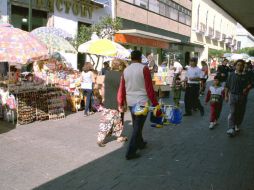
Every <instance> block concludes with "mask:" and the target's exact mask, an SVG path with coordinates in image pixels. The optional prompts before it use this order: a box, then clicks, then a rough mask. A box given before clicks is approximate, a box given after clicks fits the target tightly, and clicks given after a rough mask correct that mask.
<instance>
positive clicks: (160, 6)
mask: <svg viewBox="0 0 254 190" xmlns="http://www.w3.org/2000/svg"><path fill="white" fill-rule="evenodd" d="M165 12H166V11H165V4H164V3H160V5H159V13H160V14H161V15H163V16H165Z"/></svg>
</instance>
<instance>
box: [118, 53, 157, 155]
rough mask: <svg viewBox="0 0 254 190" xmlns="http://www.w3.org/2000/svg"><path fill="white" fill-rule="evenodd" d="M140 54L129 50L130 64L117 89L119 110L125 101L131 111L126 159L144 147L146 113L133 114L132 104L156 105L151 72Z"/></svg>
mask: <svg viewBox="0 0 254 190" xmlns="http://www.w3.org/2000/svg"><path fill="white" fill-rule="evenodd" d="M141 57H142V54H141V52H140V51H138V50H135V51H132V52H131V64H130V65H129V66H128V67H127V68H126V69H125V70H124V73H123V75H122V78H121V82H120V87H119V90H118V95H117V96H118V97H117V101H118V105H119V111H120V110H122V109H123V106H124V104H125V102H127V105H128V107H129V109H130V111H131V117H132V125H133V131H132V136H131V139H130V142H129V146H128V149H127V152H126V159H127V160H130V159H134V158H138V157H139V155H138V154H137V153H136V151H137V150H138V149H144V148H145V147H146V144H147V143H146V142H145V141H144V139H143V135H142V130H143V126H144V124H145V121H146V117H147V115H143V114H140V115H135V114H134V113H133V112H132V108H133V106H135V105H136V104H137V103H139V102H148V101H149V100H150V101H151V103H152V106H157V105H158V101H157V99H156V96H155V93H154V89H153V84H152V78H151V73H150V71H149V68H148V67H147V66H145V65H143V64H142V63H141V59H142V58H141ZM154 115H156V116H157V115H158V116H159V115H161V110H160V109H158V110H157V112H156V113H155V114H154Z"/></svg>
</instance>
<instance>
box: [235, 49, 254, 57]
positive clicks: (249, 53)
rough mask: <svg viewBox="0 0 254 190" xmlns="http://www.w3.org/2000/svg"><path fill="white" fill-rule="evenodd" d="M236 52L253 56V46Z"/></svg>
mask: <svg viewBox="0 0 254 190" xmlns="http://www.w3.org/2000/svg"><path fill="white" fill-rule="evenodd" d="M236 53H246V54H248V55H249V56H254V47H247V48H243V49H240V50H238V51H237V52H236Z"/></svg>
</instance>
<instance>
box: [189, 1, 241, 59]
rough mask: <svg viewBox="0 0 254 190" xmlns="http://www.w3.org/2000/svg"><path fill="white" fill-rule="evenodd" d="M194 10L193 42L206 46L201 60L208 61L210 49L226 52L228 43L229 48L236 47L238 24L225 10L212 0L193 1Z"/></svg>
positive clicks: (201, 54)
mask: <svg viewBox="0 0 254 190" xmlns="http://www.w3.org/2000/svg"><path fill="white" fill-rule="evenodd" d="M192 10H193V12H192V30H191V42H192V43H196V44H201V45H204V46H205V47H204V49H203V51H201V52H199V53H200V60H202V59H208V49H210V48H211V49H217V50H222V49H224V50H225V49H226V43H227V42H228V45H227V46H228V47H230V48H232V49H234V47H236V25H237V22H236V21H235V20H234V19H233V18H232V17H231V16H229V15H228V14H227V13H226V12H225V11H224V10H222V9H221V8H220V7H218V6H217V5H216V4H214V3H213V2H212V1H211V0H194V1H192ZM197 31H198V32H197ZM223 38H224V40H223ZM225 38H231V39H232V40H230V39H225ZM231 41H232V42H231ZM233 44H234V45H235V46H234V47H233Z"/></svg>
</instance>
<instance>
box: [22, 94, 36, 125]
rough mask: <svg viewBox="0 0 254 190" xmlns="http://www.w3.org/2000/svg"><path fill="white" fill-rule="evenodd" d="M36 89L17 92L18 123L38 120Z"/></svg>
mask: <svg viewBox="0 0 254 190" xmlns="http://www.w3.org/2000/svg"><path fill="white" fill-rule="evenodd" d="M36 93H37V92H36V91H24V92H21V93H18V94H17V124H20V125H23V124H28V123H32V122H33V121H35V120H36V97H37V96H36Z"/></svg>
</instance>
